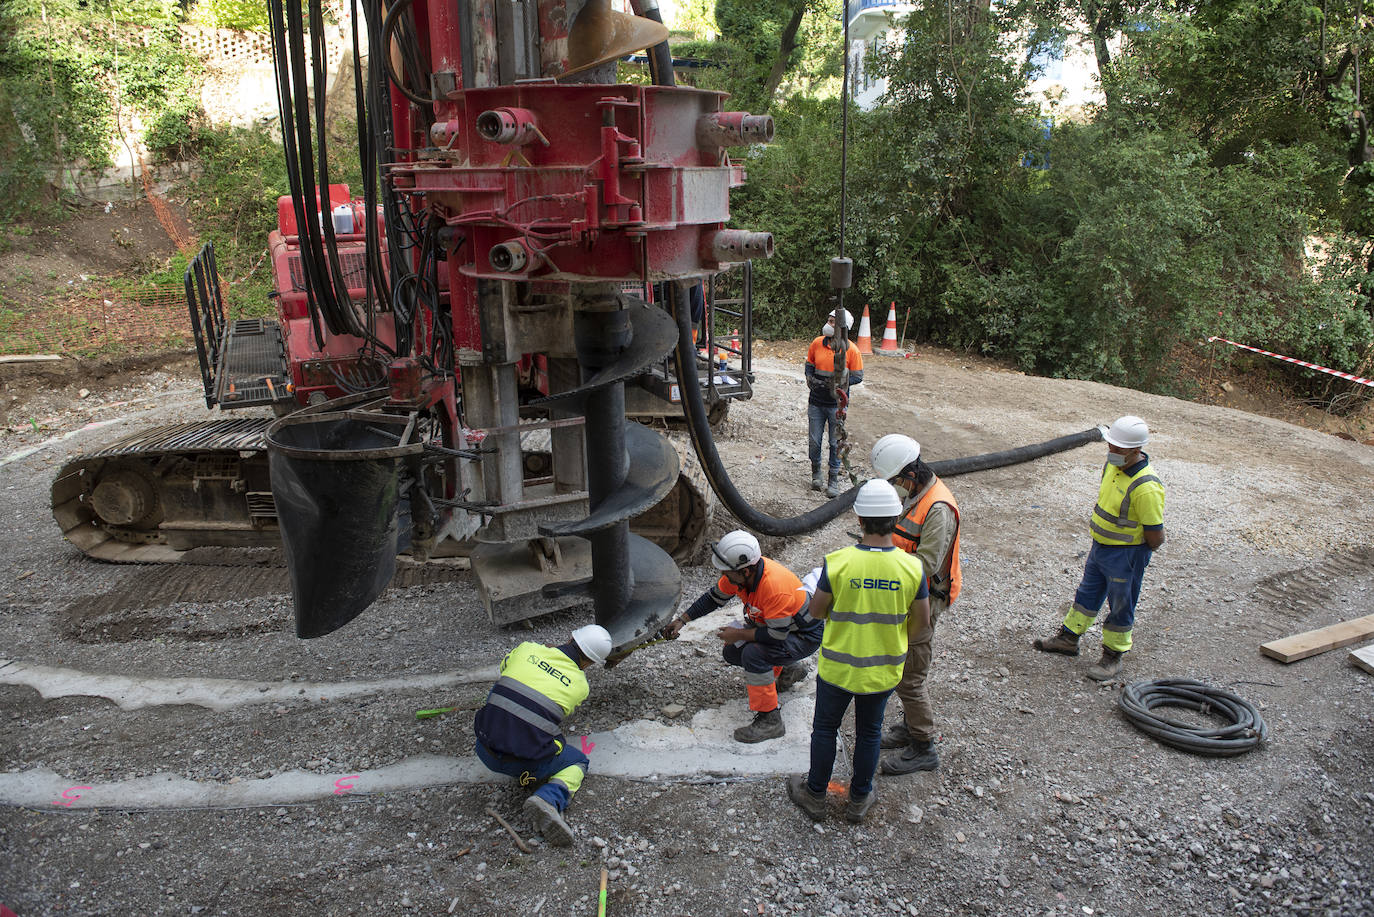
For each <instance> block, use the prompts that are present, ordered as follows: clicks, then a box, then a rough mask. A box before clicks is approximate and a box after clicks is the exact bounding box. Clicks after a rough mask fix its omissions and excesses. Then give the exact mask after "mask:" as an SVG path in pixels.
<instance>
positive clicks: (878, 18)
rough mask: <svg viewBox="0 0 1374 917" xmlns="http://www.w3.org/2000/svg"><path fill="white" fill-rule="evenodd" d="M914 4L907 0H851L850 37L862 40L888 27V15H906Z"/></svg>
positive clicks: (849, 6)
mask: <svg viewBox="0 0 1374 917" xmlns="http://www.w3.org/2000/svg"><path fill="white" fill-rule="evenodd" d="M911 9H912V5H911V4H910V3H907V2H905V0H849V2H848V4H847V7H846V12H847V15H848V16H849V37H850V39H851V40H853V41H862V40H863V39H865V38H867V37H869V36H870V35H872V34H874V33H875V32H880V31H883V30H885V29H886V28H887V21H888V16H889V15H893V16H897V17H899V18H900V17H902V16H905V15H906V14H907V13H909V12H911Z"/></svg>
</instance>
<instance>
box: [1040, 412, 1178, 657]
mask: <svg viewBox="0 0 1374 917" xmlns="http://www.w3.org/2000/svg"><path fill="white" fill-rule="evenodd" d="M1103 439H1105V440H1106V441H1107V464H1106V465H1104V466H1103V468H1102V483H1101V485H1100V486H1099V488H1098V491H1097V505H1096V506H1094V507H1093V513H1092V516H1091V517H1090V519H1089V522H1088V529H1089V531H1090V534H1091V535H1092V546H1091V547H1090V548H1089V550H1088V560H1087V563H1086V564H1084V567H1083V581H1082V582H1080V583H1079V584H1078V592H1077V594H1075V595H1074V598H1073V607H1072V608H1070V609H1069V613H1068V614H1067V615H1065V616H1064V623H1063V624H1062V625H1060V627H1059V632H1058V633H1057V634H1055V635H1054V636H1053V637H1047V638H1045V639H1043V640H1041V639H1036V641H1035V644H1034V645H1035V648H1036V649H1038V650H1041V651H1042V652H1046V653H1063V654H1064V655H1066V656H1077V655H1078V638H1079V637H1081V636H1082V635H1083V632H1084V631H1086V630H1087V629H1088V628H1089V627H1091V626H1092V623H1093V621H1094V620H1095V619H1096V618H1097V613H1098V612H1099V611H1101V610H1102V600H1103V599H1106V601H1107V604H1108V606H1109V607H1110V609H1111V611H1110V612H1109V613H1108V615H1107V620H1106V622H1105V623H1104V624H1103V625H1102V658H1101V659H1100V660H1098V663H1097V665H1095V666H1093V667H1092V668H1090V669H1088V677H1089V678H1092V679H1095V680H1097V681H1106V680H1107V679H1109V678H1112V677H1114V676H1115V675H1116V674H1117V673H1119V672H1120V671H1121V657H1122V656H1123V655H1125V654H1126V652H1127V651H1128V650H1130V648H1131V631H1132V629H1133V628H1134V627H1135V606H1136V602H1137V601H1138V600H1139V599H1140V584H1141V583H1142V582H1143V581H1144V579H1145V568H1146V567H1147V566H1149V564H1150V558H1151V557H1152V556H1153V555H1154V552H1155V551H1157V550H1159V546H1160V545H1162V544H1164V484H1163V483H1162V482H1161V481H1160V480H1159V476H1158V475H1156V474H1155V470H1154V469H1153V468H1151V467H1150V457H1149V456H1148V455H1146V454H1145V453H1144V452H1143V451H1141V450H1142V449H1143V448H1144V446H1145V444H1146V443H1148V442H1149V441H1150V431H1149V429H1148V428H1147V427H1146V426H1145V421H1143V420H1141V419H1140V418H1139V417H1135V416H1132V415H1127V416H1125V417H1119V418H1117V420H1116V422H1115V423H1113V424H1112V425H1111V426H1110V427H1108V428H1107V431H1106V433H1104V434H1103Z"/></svg>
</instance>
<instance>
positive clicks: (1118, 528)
mask: <svg viewBox="0 0 1374 917" xmlns="http://www.w3.org/2000/svg"><path fill="white" fill-rule="evenodd" d="M1123 479H1124V480H1128V481H1130V483H1129V484H1127V485H1126V487H1125V488H1124V490H1123V489H1122V488H1121V487H1120V484H1121V481H1122V480H1123ZM1146 484H1155V485H1158V486H1159V487H1160V488H1161V489H1162V488H1163V487H1164V482H1163V481H1161V480H1160V479H1159V478H1158V477H1157V476H1156V475H1155V473H1154V469H1153V468H1152V467H1150V465H1149V464H1146V465H1145V466H1144V467H1143V468H1141V469H1140V470H1139V471H1137V472H1136V473H1135V475H1134V476H1133V477H1132V476H1128V475H1127V474H1126V473H1125V472H1124V471H1121V470H1120V469H1118V468H1116V467H1115V466H1113V465H1110V464H1109V465H1107V467H1106V468H1105V469H1103V471H1102V485H1101V487H1099V488H1098V492H1097V505H1096V506H1094V507H1093V514H1092V516H1091V517H1090V518H1089V519H1088V529H1089V530H1090V531H1091V532H1092V534H1093V540H1095V541H1098V542H1101V543H1102V544H1117V545H1136V544H1144V543H1145V527H1144V526H1143V525H1141V523H1140V522H1138V521H1137V520H1134V519H1132V518H1131V517H1130V515H1131V495H1132V494H1134V493H1135V491H1136V488H1138V487H1141V486H1143V485H1146ZM1118 491H1121V498H1120V500H1119V501H1118V500H1117V499H1116V494H1117V492H1118ZM1104 504H1105V505H1104Z"/></svg>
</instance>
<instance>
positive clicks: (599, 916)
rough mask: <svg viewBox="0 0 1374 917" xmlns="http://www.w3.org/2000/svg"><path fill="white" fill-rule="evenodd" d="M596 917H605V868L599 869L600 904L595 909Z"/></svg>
mask: <svg viewBox="0 0 1374 917" xmlns="http://www.w3.org/2000/svg"><path fill="white" fill-rule="evenodd" d="M596 917H606V868H605V867H604V866H603V867H602V868H601V904H600V906H599V907H597V910H596Z"/></svg>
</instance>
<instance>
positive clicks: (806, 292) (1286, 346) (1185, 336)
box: [737, 0, 1374, 403]
mask: <svg viewBox="0 0 1374 917" xmlns="http://www.w3.org/2000/svg"><path fill="white" fill-rule="evenodd" d="M1353 2H1355V3H1358V0H1353ZM914 7H915V9H914V11H913V12H912V14H911V15H910V17H909V18H907V19H906V20H905V21H903V22H902V23H900V24H901V26H902V32H901V34H902V36H903V38H902V41H901V43H900V44H898V45H896V46H892V47H889V48H888V49H887V50H886V51H885V52H884V53H881V54H880V55H879V58H878V60H877V61H872V60H870V61H869V62H867V64H866V66H870V65H872V66H876V67H877V69H878V70H879V71H880V72H881V73H882V75H883V76H884V77H885V78H886V81H887V86H888V92H887V95H886V96H885V97H884V98H883V100H882V102H881V104H880V106H879V108H878V109H877V110H875V111H873V112H867V113H858V112H855V113H853V115H852V117H851V139H850V163H849V167H850V170H851V171H850V175H851V181H850V185H849V223H848V233H847V253H848V254H850V255H851V256H852V257H853V258H854V259H855V274H856V286H857V288H858V289H857V293H858V295H859V297H860V298H861V301H863V300H866V301H869V302H876V303H879V304H882V303H885V302H887V301H889V300H895V301H897V302H898V303H899V305H900V306H902V307H906V308H909V309H910V316H911V329H912V331H913V332H914V334H915V335H916V336H917V337H920V338H925V339H928V340H932V341H936V342H941V343H946V344H950V345H954V346H959V347H964V348H969V349H975V350H979V351H982V352H985V353H992V354H998V355H1001V356H1005V357H1007V358H1009V359H1011V360H1013V361H1015V362H1016V363H1017V364H1018V365H1019V366H1022V367H1024V368H1025V369H1027V370H1031V371H1034V372H1038V373H1043V374H1049V375H1062V376H1072V377H1078V378H1090V379H1098V380H1102V381H1109V382H1116V383H1122V384H1126V385H1131V386H1136V387H1140V388H1147V389H1153V390H1157V391H1174V390H1176V389H1177V387H1178V384H1177V382H1176V381H1175V380H1176V378H1177V375H1176V373H1175V372H1174V370H1175V367H1174V364H1173V361H1174V360H1175V359H1176V358H1177V357H1178V355H1179V354H1181V353H1182V352H1184V350H1185V349H1186V348H1187V347H1190V346H1197V345H1199V343H1200V342H1201V341H1202V340H1204V339H1205V338H1206V337H1208V336H1210V335H1219V336H1224V337H1229V338H1232V339H1236V340H1243V341H1247V342H1251V343H1257V344H1259V345H1262V346H1266V347H1268V348H1269V349H1274V350H1278V351H1280V352H1284V353H1288V354H1291V355H1294V356H1297V357H1299V358H1302V359H1307V360H1311V361H1313V362H1318V363H1325V364H1327V365H1332V366H1337V367H1342V368H1348V369H1352V370H1359V369H1360V368H1361V367H1363V368H1365V369H1367V368H1368V366H1369V364H1370V361H1371V359H1374V351H1371V340H1372V339H1374V329H1372V328H1371V311H1370V304H1369V299H1368V296H1367V295H1366V290H1367V284H1368V282H1369V274H1370V264H1369V259H1370V257H1371V247H1370V246H1368V245H1367V244H1366V243H1365V242H1364V236H1365V234H1366V233H1367V232H1368V230H1367V228H1366V227H1367V224H1369V223H1370V222H1371V220H1370V217H1369V216H1368V214H1369V213H1370V207H1371V202H1372V201H1374V194H1371V186H1370V183H1369V181H1368V180H1367V179H1366V177H1365V176H1366V174H1367V170H1368V169H1369V166H1368V164H1367V163H1366V159H1367V158H1370V157H1374V146H1371V145H1370V144H1368V143H1367V142H1366V141H1365V134H1364V121H1363V110H1364V107H1365V102H1364V98H1363V95H1364V91H1363V88H1362V87H1361V88H1360V89H1359V90H1358V91H1357V88H1356V81H1355V78H1354V73H1355V71H1356V67H1355V64H1356V60H1357V58H1358V55H1359V48H1360V45H1359V40H1358V30H1355V29H1353V25H1352V24H1353V22H1354V10H1353V9H1346V8H1345V7H1344V6H1342V4H1341V3H1339V2H1333V0H1328V3H1327V5H1326V7H1325V8H1324V9H1325V12H1324V13H1323V7H1317V6H1313V5H1311V4H1308V3H1301V2H1296V0H1221V2H1215V3H1201V2H1199V3H1195V4H1186V3H1184V4H1178V3H1167V4H1166V3H1158V2H1147V0H1135V2H1127V0H1110V2H1096V3H1093V2H1086V0H1084V2H1071V3H1057V4H1052V3H1039V4H1032V3H1027V4H1016V3H1009V4H997V5H996V6H994V5H991V4H988V3H986V2H982V0H924V2H918V3H915V4H914ZM1070 25H1072V26H1073V27H1074V28H1077V29H1078V30H1079V34H1080V35H1084V36H1086V37H1087V38H1088V39H1089V40H1090V41H1092V40H1093V39H1100V41H1098V42H1097V46H1096V47H1095V52H1096V58H1097V61H1098V63H1099V66H1100V67H1101V68H1102V73H1101V77H1102V80H1103V83H1104V88H1106V89H1107V90H1108V92H1107V93H1106V100H1107V104H1106V105H1104V106H1102V107H1101V108H1100V109H1098V110H1095V111H1089V112H1088V116H1087V118H1086V119H1085V120H1082V121H1078V122H1072V121H1061V122H1058V123H1053V124H1050V123H1048V122H1047V121H1045V120H1043V118H1042V115H1041V114H1040V113H1039V112H1038V111H1036V110H1035V109H1033V108H1032V107H1031V106H1030V105H1029V104H1028V102H1027V95H1026V92H1025V90H1026V87H1027V85H1028V80H1029V78H1030V73H1029V70H1028V68H1027V67H1026V66H1025V64H1024V63H1023V62H1024V60H1025V51H1024V50H1023V49H1024V48H1025V47H1026V46H1027V45H1028V44H1029V45H1031V46H1033V45H1034V43H1035V39H1036V37H1037V36H1045V35H1048V34H1051V30H1059V31H1061V32H1062V31H1064V30H1065V29H1067V28H1068V27H1069V26H1070ZM832 53H834V54H836V55H838V53H839V49H838V47H836V48H834V49H833V50H832ZM808 104H809V103H804V102H803V101H801V100H798V99H796V98H790V99H787V100H785V101H784V102H783V103H782V104H781V106H780V110H779V114H778V137H779V139H778V141H777V142H775V143H774V144H773V145H772V146H771V147H769V148H768V149H767V150H765V151H763V152H762V153H760V154H758V155H757V156H756V158H755V159H754V160H753V161H751V163H750V182H751V184H750V187H749V189H748V191H747V196H746V197H745V198H743V200H742V204H743V206H741V207H740V208H738V210H737V213H738V215H739V216H740V219H741V223H742V225H749V226H751V227H756V228H764V229H770V230H772V231H773V232H774V233H775V236H776V240H777V246H778V252H779V254H778V255H777V256H776V257H775V259H774V260H775V262H777V263H776V264H774V265H769V266H767V267H764V268H761V269H760V270H759V272H758V275H757V276H758V280H757V283H756V295H757V296H758V297H759V299H760V302H761V303H762V309H763V312H764V319H763V320H762V321H761V323H760V325H761V327H762V328H764V329H766V330H770V331H772V330H776V329H778V328H781V327H784V326H787V325H788V323H795V324H794V325H793V326H792V328H793V330H794V332H795V333H799V334H809V333H811V331H812V326H813V325H814V323H815V316H818V315H819V314H822V313H821V310H822V309H823V308H825V307H826V305H827V303H826V295H827V291H826V290H825V285H826V282H827V278H826V276H825V262H826V261H827V260H828V258H829V256H830V255H831V254H833V253H834V252H835V249H836V242H835V240H836V238H837V229H836V227H837V225H838V222H839V212H838V206H837V194H836V191H837V188H838V185H839V178H838V174H837V172H838V163H837V159H838V150H837V147H838V136H837V135H838V121H839V119H838V117H837V113H835V112H831V111H829V110H827V109H825V108H824V107H823V106H815V105H811V107H809V108H808ZM803 112H805V113H807V114H808V117H806V118H796V117H794V116H795V115H799V114H800V113H803ZM817 115H820V117H816V116H817ZM854 176H859V180H857V181H855V180H854ZM769 183H771V184H772V185H773V187H760V185H767V184H769ZM1314 240H1321V244H1320V245H1319V246H1318V247H1319V248H1320V249H1321V251H1320V253H1319V255H1318V256H1316V257H1313V255H1312V254H1311V253H1310V252H1309V251H1308V250H1309V249H1311V248H1313V246H1314ZM1226 358H1227V359H1229V358H1230V357H1229V355H1228V356H1227V357H1226ZM1294 378H1295V381H1296V382H1297V384H1298V385H1299V386H1300V387H1303V388H1305V389H1306V390H1307V391H1308V392H1309V393H1310V394H1312V395H1313V396H1314V397H1321V398H1324V399H1325V400H1326V401H1327V402H1328V403H1329V402H1331V401H1332V400H1333V399H1334V398H1335V397H1336V395H1339V394H1341V392H1340V390H1339V386H1340V385H1344V383H1332V382H1331V381H1329V380H1330V377H1325V376H1321V377H1317V376H1315V375H1314V374H1304V375H1295V377H1294ZM1333 386H1335V388H1333ZM1333 393H1334V394H1333ZM1347 394H1348V393H1347Z"/></svg>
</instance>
